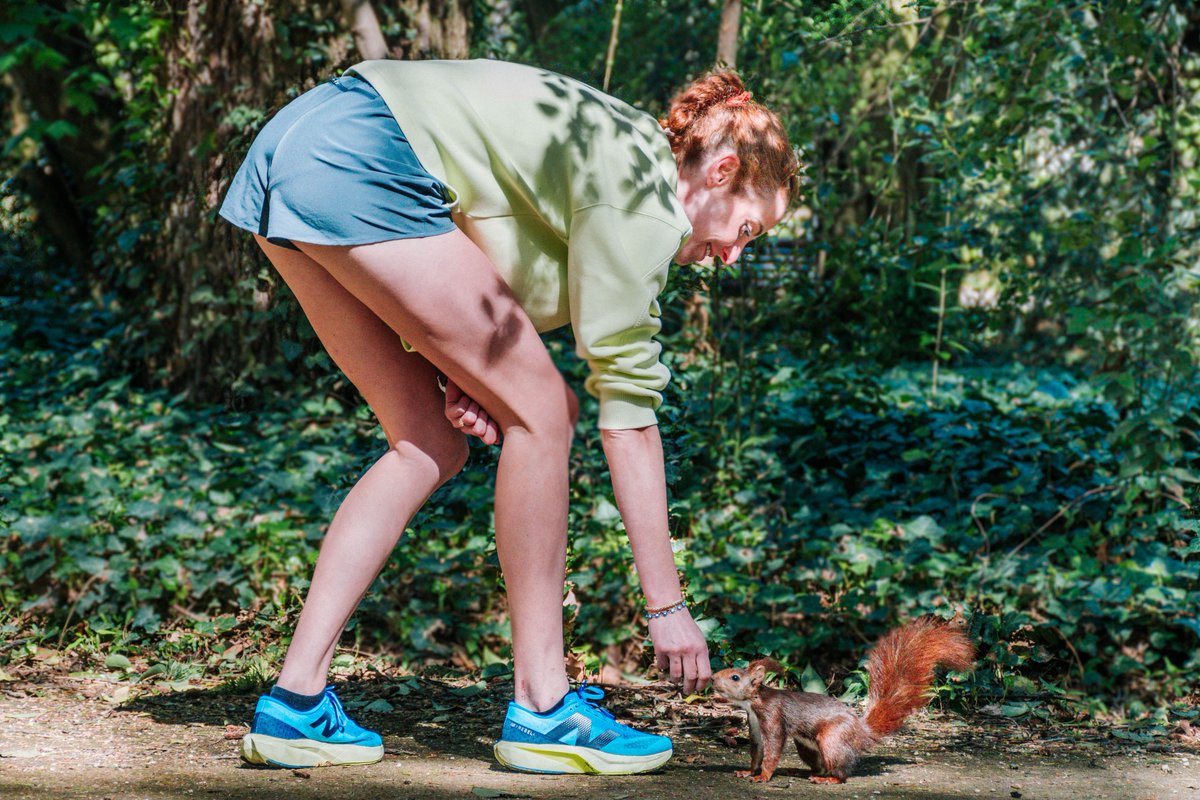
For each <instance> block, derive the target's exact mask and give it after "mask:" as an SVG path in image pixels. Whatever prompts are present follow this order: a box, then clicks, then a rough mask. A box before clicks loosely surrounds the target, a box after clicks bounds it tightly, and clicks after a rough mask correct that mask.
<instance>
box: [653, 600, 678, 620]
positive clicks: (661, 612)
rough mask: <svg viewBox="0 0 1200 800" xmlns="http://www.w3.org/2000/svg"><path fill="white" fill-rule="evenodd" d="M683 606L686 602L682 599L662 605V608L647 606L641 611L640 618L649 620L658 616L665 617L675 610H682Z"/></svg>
mask: <svg viewBox="0 0 1200 800" xmlns="http://www.w3.org/2000/svg"><path fill="white" fill-rule="evenodd" d="M685 608H687V603H685V602H684V601H682V600H680V601H679V602H678V603H675V604H674V605H669V606H663V607H662V608H647V609H646V610H645V611H643V612H642V619H644V620H646V621H647V622H649V621H650V620H652V619H658V618H659V617H665V616H667V615H668V614H674V613H675V612H676V611H683V610H684V609H685Z"/></svg>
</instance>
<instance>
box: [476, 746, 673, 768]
mask: <svg viewBox="0 0 1200 800" xmlns="http://www.w3.org/2000/svg"><path fill="white" fill-rule="evenodd" d="M493 753H495V755H496V760H497V761H499V762H500V763H501V764H503V765H504V766H506V767H508V768H509V769H515V770H519V771H521V772H542V773H552V774H570V775H581V774H586V773H590V774H593V775H633V774H635V773H638V772H650V771H651V770H655V769H658V768H659V767H661V766H662V765H663V764H665V763H667V761H669V760H670V758H671V755H672V754H673V753H674V750H664V751H663V752H661V753H653V754H651V755H648V756H618V755H613V754H611V753H605V752H604V751H602V750H596V749H594V748H591V747H575V746H573V745H568V744H522V743H519V742H496V745H495V747H494V748H493Z"/></svg>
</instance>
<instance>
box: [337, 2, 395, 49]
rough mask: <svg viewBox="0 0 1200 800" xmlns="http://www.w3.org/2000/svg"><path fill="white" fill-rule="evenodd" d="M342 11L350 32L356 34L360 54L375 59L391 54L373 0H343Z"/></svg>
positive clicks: (355, 39) (355, 41) (356, 43)
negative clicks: (372, 3)
mask: <svg viewBox="0 0 1200 800" xmlns="http://www.w3.org/2000/svg"><path fill="white" fill-rule="evenodd" d="M342 13H343V14H344V15H345V17H346V23H347V25H349V26H350V32H351V33H353V34H354V46H355V47H357V48H358V55H359V56H360V57H361V58H362V59H364V60H373V59H378V58H387V57H388V56H389V55H390V53H389V52H388V46H387V40H385V39H384V38H383V30H382V29H380V27H379V17H377V16H375V7H374V6H373V5H371V0H342Z"/></svg>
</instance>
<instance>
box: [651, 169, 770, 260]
mask: <svg viewBox="0 0 1200 800" xmlns="http://www.w3.org/2000/svg"><path fill="white" fill-rule="evenodd" d="M740 166H741V164H740V162H739V160H738V157H737V156H735V155H733V154H731V153H728V154H725V155H723V156H717V157H714V158H712V159H710V160H709V161H708V162H707V163H705V164H702V165H701V166H699V167H697V168H696V169H694V170H692V171H691V172H690V174H685V173H680V176H679V189H678V195H679V199H680V202H681V203H682V204H683V208H684V211H685V212H686V213H687V215H688V219H689V220H691V223H692V235H691V236H690V237H689V238H688V240H687V241H686V242H684V245H683V247H681V248H680V249H679V252H678V253H676V254H675V261H676V262H678V263H680V264H694V263H696V262H702V261H706V260H708V259H711V258H714V257H715V258H720V259H721V261H722V262H723V263H725V264H732V263H733V262H735V261H737V259H738V256H740V255H741V254H742V250H743V249H745V247H746V245H747V244H749V243H750V241H751V240H753V239H755V238H756V237H758V236H761V235H762V234H763V233H765V232H766V231H767V230H769V229H771V228H772V227H774V226H775V224H776V223H778V222H779V220H781V219H783V215H784V214H785V213H787V206H788V192H787V188H786V187H783V186H781V187H779V191H778V192H776V193H775V195H774V196H773V197H764V196H762V195H760V194H758V193H756V192H754V191H746V192H744V193H736V194H735V193H734V192H733V191H732V190H731V189H730V187H731V186H732V185H733V178H734V177H735V176H736V175H737V170H738V168H739V167H740Z"/></svg>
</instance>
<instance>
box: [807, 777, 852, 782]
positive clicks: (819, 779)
mask: <svg viewBox="0 0 1200 800" xmlns="http://www.w3.org/2000/svg"><path fill="white" fill-rule="evenodd" d="M808 780H809V782H810V783H845V782H846V779H845V778H838V777H836V776H834V775H813V776H812V777H811V778H809V779H808Z"/></svg>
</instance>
